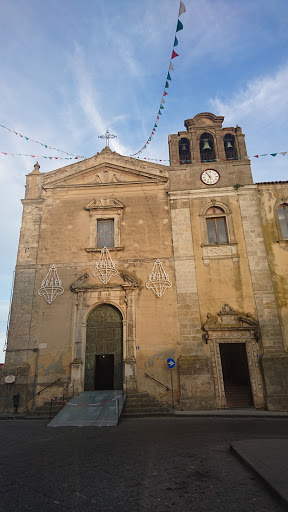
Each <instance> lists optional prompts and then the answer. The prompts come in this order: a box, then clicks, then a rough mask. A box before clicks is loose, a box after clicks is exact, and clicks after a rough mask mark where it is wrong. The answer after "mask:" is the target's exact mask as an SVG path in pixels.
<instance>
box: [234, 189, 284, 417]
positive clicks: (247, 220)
mask: <svg viewBox="0 0 288 512" xmlns="http://www.w3.org/2000/svg"><path fill="white" fill-rule="evenodd" d="M239 204H240V209H241V217H242V225H243V232H244V237H245V242H246V248H247V256H248V262H249V267H250V273H251V279H252V285H253V290H254V297H255V303H256V308H257V314H258V320H259V325H260V329H261V339H262V347H263V357H262V366H263V373H264V379H265V384H266V394H267V396H266V401H267V407H268V409H269V410H288V378H287V375H288V355H287V353H286V352H285V350H284V344H283V339H282V332H281V327H280V322H279V316H278V311H277V306H276V301H275V296H274V291H273V284H272V280H271V275H270V271H269V267H268V261H267V254H266V250H265V245H264V239H263V233H262V228H261V223H260V209H259V206H258V197H257V188H256V186H249V188H248V187H247V188H245V189H244V188H243V189H241V190H239Z"/></svg>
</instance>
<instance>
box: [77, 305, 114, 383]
mask: <svg viewBox="0 0 288 512" xmlns="http://www.w3.org/2000/svg"><path fill="white" fill-rule="evenodd" d="M122 324H123V322H122V315H121V313H120V311H119V310H118V309H117V308H115V307H114V306H112V305H110V304H101V306H98V307H97V308H95V309H93V311H91V313H90V315H89V317H88V320H87V335H86V358H85V383H84V389H85V391H94V390H95V389H122V388H123V325H122ZM97 356H105V358H106V357H107V359H106V361H105V362H104V359H105V358H103V357H102V358H99V357H97ZM109 356H113V361H112V357H110V358H109ZM101 359H102V361H101ZM102 363H103V364H102ZM105 364H106V376H105ZM112 365H113V379H112ZM109 375H110V377H109ZM112 380H113V383H112ZM109 383H110V384H109ZM107 385H109V386H110V387H109V388H107V387H105V386H107ZM103 386H104V387H103Z"/></svg>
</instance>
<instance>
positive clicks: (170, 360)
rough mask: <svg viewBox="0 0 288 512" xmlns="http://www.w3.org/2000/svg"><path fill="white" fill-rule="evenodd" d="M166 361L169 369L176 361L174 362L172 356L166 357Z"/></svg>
mask: <svg viewBox="0 0 288 512" xmlns="http://www.w3.org/2000/svg"><path fill="white" fill-rule="evenodd" d="M167 363H168V366H169V368H170V369H171V370H172V368H174V366H175V364H176V363H175V361H174V359H172V357H169V358H168V359H167Z"/></svg>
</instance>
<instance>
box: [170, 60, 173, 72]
mask: <svg viewBox="0 0 288 512" xmlns="http://www.w3.org/2000/svg"><path fill="white" fill-rule="evenodd" d="M169 69H170V71H174V68H173V64H172V62H170V66H169Z"/></svg>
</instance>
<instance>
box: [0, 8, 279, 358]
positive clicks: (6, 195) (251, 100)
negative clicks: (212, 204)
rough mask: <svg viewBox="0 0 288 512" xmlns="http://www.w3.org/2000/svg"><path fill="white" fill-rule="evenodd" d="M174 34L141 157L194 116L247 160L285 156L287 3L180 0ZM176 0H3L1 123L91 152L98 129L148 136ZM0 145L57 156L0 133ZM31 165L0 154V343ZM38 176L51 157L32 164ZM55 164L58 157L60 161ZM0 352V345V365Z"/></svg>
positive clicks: (138, 139) (120, 143) (163, 145)
mask: <svg viewBox="0 0 288 512" xmlns="http://www.w3.org/2000/svg"><path fill="white" fill-rule="evenodd" d="M184 3H185V5H186V8H187V12H186V13H185V14H183V15H182V16H181V21H182V23H183V25H184V30H182V31H181V32H179V33H178V39H179V45H178V46H177V53H179V57H178V58H176V59H174V69H175V71H174V73H172V75H171V78H172V82H171V84H170V88H169V91H168V92H169V94H168V96H167V97H166V99H167V101H166V103H165V109H164V111H163V116H162V118H161V122H159V127H158V130H157V132H156V135H155V136H154V137H153V143H152V144H151V145H150V147H149V149H148V150H147V151H145V152H144V153H142V156H143V157H144V156H146V157H147V158H153V157H154V158H158V159H167V158H168V144H167V137H168V134H169V133H177V132H178V131H179V130H183V129H184V125H183V121H184V120H185V119H188V118H191V117H193V116H194V115H196V114H197V113H199V112H205V111H209V112H213V113H215V114H218V115H224V116H225V121H224V126H235V125H236V124H239V125H240V126H242V128H243V132H244V133H245V134H246V144H247V149H248V154H249V155H255V154H261V153H274V152H280V151H288V140H287V132H288V94H287V83H288V54H287V48H288V44H287V43H288V31H287V18H288V16H287V15H288V3H287V1H286V0H274V2H273V3H272V2H271V0H269V1H268V0H261V2H259V1H258V2H255V1H254V2H251V0H249V1H248V0H241V2H239V1H236V0H230V1H229V2H228V1H227V0H197V1H194V0H184ZM178 9H179V0H158V1H157V2H155V0H145V2H144V1H136V2H135V0H121V2H120V1H119V0H110V1H109V2H103V1H100V0H98V1H96V0H94V1H93V0H81V2H80V1H79V0H61V1H60V2H59V0H57V1H56V0H50V1H49V2H39V1H36V0H29V1H28V2H27V0H26V1H22V0H13V2H2V3H1V7H0V15H1V20H2V24H1V25H2V26H1V32H0V48H1V50H0V52H1V73H0V104H1V107H0V124H3V125H5V126H8V127H9V128H12V129H14V130H15V131H19V132H20V133H22V134H24V135H27V136H28V137H30V138H34V139H35V140H39V141H41V142H44V143H45V144H48V145H50V146H54V147H57V148H60V149H63V150H65V151H67V152H70V153H75V154H80V155H85V156H87V157H90V156H92V155H93V154H95V153H96V152H97V151H99V150H101V149H102V147H103V142H102V141H101V139H98V135H101V134H103V133H104V132H105V130H106V129H109V130H110V131H111V132H112V133H115V134H116V135H117V137H118V138H117V139H115V140H114V141H112V142H111V148H112V149H113V150H114V151H118V152H119V153H121V154H123V155H129V154H131V153H134V152H136V151H138V150H139V149H140V148H141V147H142V146H143V144H144V143H145V141H146V140H147V138H148V136H149V134H150V132H151V130H152V128H153V125H154V120H155V118H156V115H157V112H158V108H159V104H160V101H161V97H162V93H163V88H164V85H165V79H166V75H167V71H168V67H169V62H170V56H171V51H172V46H173V40H174V32H175V27H176V23H177V16H178ZM0 151H3V152H12V153H28V154H36V155H46V156H47V155H52V156H61V155H60V154H59V153H57V152H56V151H52V150H46V149H45V148H42V146H39V145H37V144H35V143H31V142H27V141H25V140H23V139H21V138H20V137H17V136H16V135H14V134H10V133H9V132H7V131H5V130H4V129H2V128H0ZM251 162H252V171H253V176H254V180H255V181H256V182H257V181H274V180H286V179H288V172H287V169H288V155H286V156H285V157H283V156H281V155H280V156H277V157H275V158H273V157H263V158H259V159H256V158H252V160H251ZM34 163H35V160H33V159H32V158H29V157H12V156H4V155H1V154H0V194H1V197H0V208H1V216H0V219H1V221H0V239H1V241H2V243H1V251H0V258H1V267H0V345H1V343H2V345H3V340H4V337H5V328H6V325H5V324H6V320H7V314H8V305H9V296H10V288H11V281H12V274H13V270H14V266H15V261H16V254H17V244H18V237H19V230H20V223H21V212H22V205H21V203H20V199H21V198H23V197H24V185H25V175H26V174H27V173H28V172H30V171H31V170H32V169H33V165H34ZM39 163H40V165H41V169H40V170H41V171H42V172H47V171H49V170H52V169H55V168H57V167H59V165H61V161H60V162H59V160H58V161H56V160H54V161H53V160H52V161H50V160H48V159H47V160H46V159H41V158H40V159H39ZM62 164H63V165H65V164H67V162H65V161H63V162H62ZM3 360H4V354H3V352H2V348H1V346H0V362H1V361H3Z"/></svg>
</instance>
